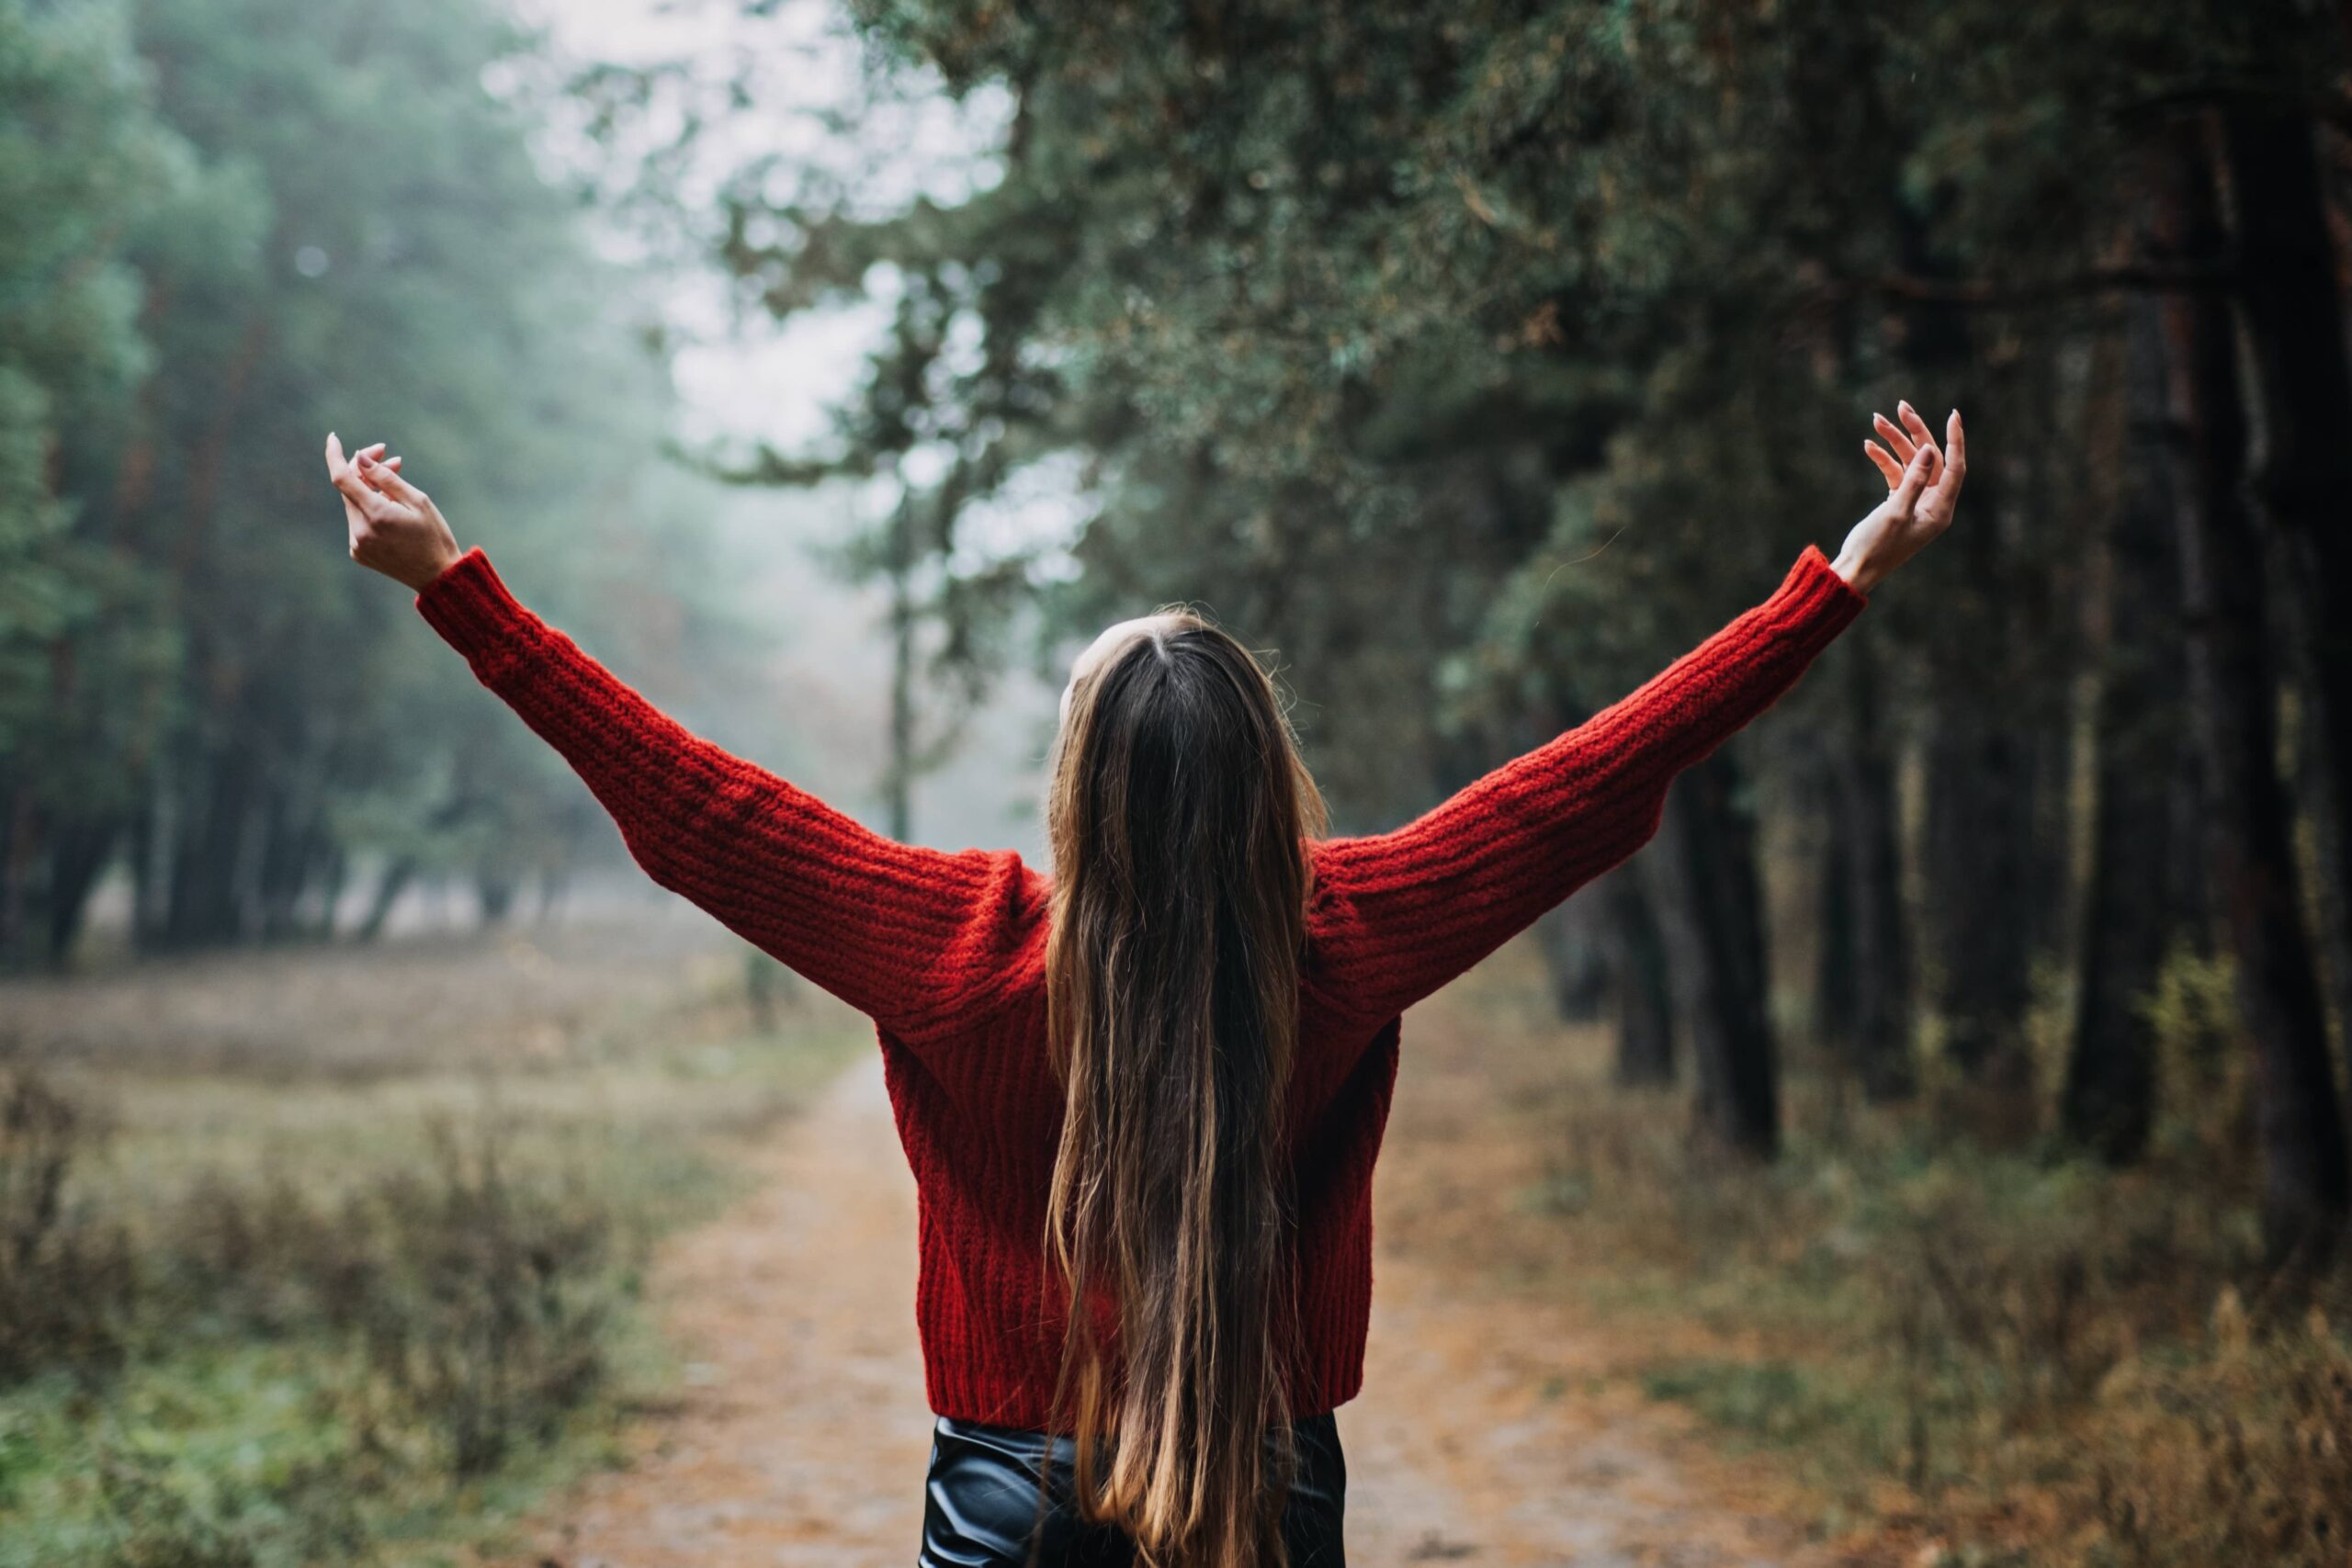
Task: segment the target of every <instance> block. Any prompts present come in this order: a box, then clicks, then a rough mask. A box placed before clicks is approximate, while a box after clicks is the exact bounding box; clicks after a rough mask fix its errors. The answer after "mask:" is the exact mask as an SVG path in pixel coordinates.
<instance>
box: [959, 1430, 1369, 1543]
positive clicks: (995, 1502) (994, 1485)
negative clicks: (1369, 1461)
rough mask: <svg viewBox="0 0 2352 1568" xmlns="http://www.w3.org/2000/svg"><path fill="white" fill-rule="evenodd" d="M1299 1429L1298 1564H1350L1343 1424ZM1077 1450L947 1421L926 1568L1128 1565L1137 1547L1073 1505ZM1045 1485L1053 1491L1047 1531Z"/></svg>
mask: <svg viewBox="0 0 2352 1568" xmlns="http://www.w3.org/2000/svg"><path fill="white" fill-rule="evenodd" d="M1292 1430H1293V1432H1294V1433H1295V1437H1296V1442H1297V1451H1298V1472H1297V1475H1296V1477H1295V1480H1294V1481H1293V1483H1292V1485H1291V1490H1290V1502H1289V1504H1288V1506H1286V1507H1285V1508H1284V1509H1283V1544H1284V1545H1285V1546H1286V1547H1287V1548H1288V1550H1289V1556H1290V1565H1289V1568H1346V1563H1347V1554H1346V1552H1345V1551H1344V1550H1343V1549H1342V1548H1341V1546H1340V1516H1341V1514H1342V1512H1343V1510H1344V1508H1345V1506H1346V1502H1347V1494H1348V1465H1347V1461H1346V1459H1345V1457H1344V1456H1342V1455H1341V1454H1340V1428H1339V1423H1338V1422H1336V1421H1335V1420H1333V1419H1332V1418H1331V1417H1330V1416H1309V1417H1307V1418H1306V1420H1304V1421H1301V1422H1298V1423H1296V1424H1295V1426H1294V1427H1293V1428H1292ZM1076 1449H1077V1445H1076V1444H1075V1443H1073V1442H1072V1441H1071V1440H1070V1439H1069V1438H1056V1437H1048V1436H1046V1434H1044V1433H1041V1432H1024V1431H1018V1430H1015V1429H1014V1428H1012V1427H984V1426H981V1425H979V1424H978V1423H977V1422H972V1421H957V1420H953V1419H951V1418H949V1417H947V1416H941V1417H939V1424H938V1426H937V1427H936V1428H935V1429H934V1430H933V1434H932V1440H931V1474H930V1478H929V1480H928V1481H927V1483H925V1486H924V1495H923V1509H922V1557H921V1558H920V1559H919V1560H918V1561H919V1563H920V1568H1026V1565H1027V1564H1029V1563H1031V1562H1035V1563H1036V1564H1037V1565H1038V1568H1129V1565H1130V1564H1132V1563H1133V1562H1135V1544H1134V1543H1133V1542H1132V1541H1131V1540H1128V1539H1127V1537H1126V1536H1125V1534H1123V1533H1121V1532H1120V1531H1118V1530H1116V1529H1112V1528H1111V1527H1110V1526H1108V1525H1101V1524H1089V1523H1087V1522H1085V1521H1084V1520H1081V1519H1080V1518H1079V1517H1078V1516H1077V1513H1076V1511H1075V1510H1074V1509H1073V1508H1071V1507H1070V1506H1069V1489H1070V1464H1071V1460H1072V1457H1073V1455H1074V1454H1075V1452H1076ZM1049 1470H1050V1472H1051V1478H1050V1480H1047V1479H1046V1477H1047V1473H1048V1471H1049ZM1041 1483H1042V1484H1046V1485H1047V1486H1049V1488H1050V1495H1049V1499H1048V1502H1047V1506H1046V1510H1045V1519H1044V1524H1043V1527H1042V1529H1043V1534H1042V1535H1038V1534H1037V1533H1036V1532H1037V1531H1038V1530H1039V1529H1040V1526H1039V1522H1038V1510H1037V1488H1038V1486H1039V1485H1040V1484H1041ZM1033 1545H1034V1546H1035V1548H1036V1549H1037V1551H1036V1555H1035V1557H1032V1556H1031V1555H1030V1552H1031V1549H1032V1546H1033Z"/></svg>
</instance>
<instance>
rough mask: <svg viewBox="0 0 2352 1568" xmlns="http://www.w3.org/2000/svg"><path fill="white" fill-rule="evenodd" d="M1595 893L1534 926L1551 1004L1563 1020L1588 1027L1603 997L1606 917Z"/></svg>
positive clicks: (1607, 978)
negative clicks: (1550, 988)
mask: <svg viewBox="0 0 2352 1568" xmlns="http://www.w3.org/2000/svg"><path fill="white" fill-rule="evenodd" d="M1604 903H1605V900H1604V898H1603V897H1602V896H1601V894H1600V890H1599V889H1597V888H1596V889H1593V890H1591V891H1589V892H1587V893H1586V894H1584V895H1583V896H1581V897H1575V898H1571V899H1569V900H1568V901H1567V902H1566V903H1565V904H1562V905H1560V906H1559V907H1558V908H1555V909H1554V910H1552V911H1551V912H1550V913H1549V914H1547V915H1545V916H1544V918H1543V919H1540V920H1538V921H1536V922H1535V937H1536V942H1537V943H1538V946H1539V948H1540V950H1541V951H1542V953H1543V954H1544V975H1545V976H1546V977H1547V978H1549V979H1550V981H1551V983H1552V1006H1553V1008H1554V1010H1556V1011H1557V1012H1558V1013H1559V1015H1560V1018H1561V1020H1562V1021H1565V1022H1571V1023H1589V1022H1591V1021H1593V1020H1595V1019H1597V1018H1599V1017H1600V1010H1601V1007H1602V1004H1603V1003H1605V1002H1606V1001H1607V1000H1608V999H1609V995H1610V990H1611V972H1610V964H1609V957H1608V953H1607V951H1606V950H1607V943H1608V932H1607V931H1606V929H1605V928H1606V925H1607V922H1608V913H1607V910H1606V909H1605V908H1604V907H1603V906H1604Z"/></svg>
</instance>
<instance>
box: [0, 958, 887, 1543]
mask: <svg viewBox="0 0 2352 1568" xmlns="http://www.w3.org/2000/svg"><path fill="white" fill-rule="evenodd" d="M662 945H666V948H667V951H666V953H660V947H659V946H657V953H659V954H660V955H659V956H655V957H649V956H648V955H647V954H646V953H643V952H642V951H639V950H632V951H633V952H634V953H635V955H634V956H633V957H632V958H630V959H629V960H628V961H627V962H621V961H618V960H616V950H615V946H614V943H613V941H612V940H611V938H610V937H609V936H607V935H604V934H600V933H588V934H586V935H584V936H582V935H579V934H576V933H562V932H550V933H543V940H541V941H535V940H534V939H533V937H531V936H528V935H526V936H522V937H510V938H506V939H502V940H501V941H499V942H494V943H487V944H484V945H483V946H482V947H481V949H479V950H477V951H475V952H472V953H465V952H462V951H451V950H449V949H448V948H447V945H446V944H437V945H435V946H433V947H432V948H430V949H429V950H428V956H429V963H425V964H420V954H419V953H416V952H413V951H407V950H400V949H394V950H390V952H389V953H387V954H386V955H384V957H383V959H382V962H381V963H380V964H375V965H371V964H369V963H368V962H366V961H365V960H364V959H361V958H356V957H355V955H353V954H351V953H340V952H338V953H320V954H317V955H315V957H316V960H317V962H318V963H320V964H322V965H323V966H324V967H325V968H327V969H328V970H330V971H331V972H332V973H333V975H334V983H333V984H323V985H322V984H315V983H305V984H301V985H295V986H287V985H283V984H281V983H280V982H282V981H283V980H284V979H285V977H286V976H287V975H288V973H289V970H290V969H294V968H299V967H300V964H299V962H298V957H292V956H288V955H284V954H273V955H266V956H264V957H262V958H259V959H254V960H242V959H220V960H209V961H205V962H203V963H200V964H185V965H176V966H173V968H172V969H171V970H170V971H168V972H167V974H168V976H175V978H176V981H177V982H178V983H180V984H183V985H185V986H187V987H189V988H190V993H191V995H194V996H197V997H199V998H204V1006H203V1007H200V1008H198V1009H197V1013H198V1016H199V1018H201V1017H216V1018H217V1017H220V1016H225V1015H226V1012H228V1011H233V1010H235V1009H236V1008H243V1009H244V1010H246V1015H247V1028H248V1031H249V1033H250V1035H251V1038H252V1040H254V1041H256V1042H267V1044H266V1049H265V1048H263V1047H262V1046H260V1045H255V1046H254V1048H252V1049H249V1050H243V1051H235V1052H227V1053H219V1052H200V1053H198V1060H195V1061H187V1060H183V1059H181V1058H179V1057H177V1056H175V1054H174V1052H173V1050H172V1048H171V1041H170V1038H169V1035H170V1032H171V1031H172V1029H173V1028H175V1026H176V1021H177V1017H178V1015H177V1012H176V1010H175V1009H173V1008H171V1007H169V1006H168V1005H166V1006H162V1007H155V1006H152V1005H151V1003H152V1002H153V998H154V997H155V996H157V995H158V994H161V995H163V996H164V997H165V998H168V997H169V995H170V994H171V993H170V987H169V986H168V985H165V984H164V982H163V981H161V980H159V978H158V974H157V973H156V972H150V971H132V972H130V973H127V974H124V975H120V976H112V977H107V978H102V979H99V980H96V981H90V982H85V983H84V984H83V987H82V989H81V990H80V991H79V992H78V993H75V992H73V991H71V990H70V989H58V988H52V990H51V992H50V993H48V994H46V995H45V996H44V998H43V1004H42V1007H43V1010H42V1012H41V1015H40V1021H41V1026H42V1030H43V1032H42V1033H40V1034H39V1035H37V1041H38V1043H37V1045H36V1046H35V1047H33V1048H30V1049H28V1048H24V1047H19V1048H18V1049H17V1051H16V1052H15V1053H13V1055H12V1056H11V1057H10V1059H8V1060H7V1061H6V1062H0V1565H5V1568H18V1565H20V1564H21V1565H24V1568H30V1565H31V1564H35V1563H40V1564H48V1563H52V1562H88V1563H92V1564H95V1565H101V1568H277V1565H279V1564H293V1563H299V1562H314V1561H322V1560H323V1561H336V1562H375V1561H390V1556H388V1555H387V1554H388V1553H392V1554H395V1555H400V1556H402V1557H405V1556H407V1555H409V1554H411V1553H412V1552H413V1551H414V1550H416V1549H417V1548H418V1544H419V1543H421V1542H428V1541H431V1540H441V1539H447V1538H450V1537H451V1536H452V1535H453V1533H454V1535H458V1536H463V1535H467V1534H471V1533H474V1532H476V1531H477V1530H478V1529H481V1528H482V1526H483V1524H484V1521H485V1520H493V1521H494V1519H495V1517H499V1516H501V1515H504V1514H510V1513H512V1512H513V1511H514V1509H515V1508H516V1507H518V1506H521V1505H522V1504H523V1503H524V1502H525V1501H526V1500H527V1497H528V1495H529V1494H530V1492H531V1489H532V1488H533V1487H534V1486H536V1485H539V1484H544V1483H547V1482H548V1481H550V1480H553V1479H560V1476H561V1475H562V1474H563V1473H566V1472H568V1471H569V1470H571V1469H576V1468H577V1466H578V1465H579V1464H581V1463H583V1462H587V1461H591V1460H593V1458H594V1455H595V1454H596V1453H597V1452H600V1451H602V1450H603V1448H604V1447H605V1445H607V1444H608V1443H609V1442H610V1440H611V1434H612V1432H613V1431H614V1430H615V1428H616V1422H617V1420H618V1418H619V1417H620V1416H623V1415H625V1414H626V1412H627V1410H628V1407H629V1405H630V1404H631V1403H632V1401H634V1400H637V1399H639V1398H642V1397H646V1396H647V1395H648V1394H649V1393H652V1392H654V1391H657V1390H658V1388H659V1387H660V1386H661V1381H662V1378H663V1377H665V1376H666V1369H665V1368H664V1367H663V1365H662V1360H661V1358H660V1354H659V1349H658V1347H656V1346H654V1345H653V1344H652V1343H651V1342H650V1339H649V1337H648V1336H647V1334H646V1332H645V1330H644V1327H643V1325H642V1323H641V1321H640V1318H639V1313H638V1310H637V1297H638V1294H639V1280H640V1278H641V1275H642V1272H643V1269H644V1265H645V1261H646V1258H647V1254H648V1249H649V1247H650V1244H651V1243H652V1241H653V1240H654V1239H655V1238H656V1237H657V1236H658V1235H662V1233H664V1232H666V1231H667V1230H669V1229H671V1228H673V1227H674V1226H676V1225H677V1224H681V1223H683V1222H684V1221H686V1220H688V1219H691V1218H694V1217H695V1216H698V1215H700V1214H702V1213H707V1212H708V1211H709V1210H710V1209H711V1208H712V1207H713V1206H714V1204H715V1203H716V1202H717V1201H718V1200H719V1199H720V1198H721V1197H723V1196H724V1195H725V1194H726V1193H728V1192H729V1190H731V1185H730V1183H731V1181H732V1177H731V1176H730V1171H731V1169H732V1168H733V1166H734V1164H735V1158H734V1156H735V1155H736V1154H737V1153H738V1152H739V1151H740V1150H741V1148H742V1146H743V1145H744V1140H746V1139H747V1138H750V1137H753V1136H759V1135H765V1134H768V1133H769V1132H770V1130H772V1129H773V1128H774V1127H775V1123H776V1122H777V1121H778V1119H779V1118H780V1117H781V1116H783V1115H784V1114H785V1113H786V1112H787V1111H789V1110H790V1109H791V1107H792V1106H793V1105H794V1104H795V1103H796V1102H797V1100H798V1099H799V1098H800V1097H801V1096H803V1095H804V1094H805V1093H806V1092H807V1091H808V1090H809V1089H811V1088H813V1087H814V1086H815V1085H816V1084H817V1083H819V1082H821V1081H822V1080H823V1079H824V1078H825V1077H828V1076H829V1075H830V1074H831V1071H832V1070H833V1069H834V1067H835V1066H838V1064H839V1063H840V1061H841V1060H842V1057H843V1055H845V1054H846V1053H847V1052H849V1051H851V1050H854V1049H857V1048H859V1047H860V1046H861V1045H862V1044H863V1043H864V1042H865V1040H866V1039H867V1038H868V1034H867V1032H866V1030H865V1028H864V1027H863V1026H862V1025H861V1024H860V1023H859V1021H857V1020H855V1019H854V1017H852V1016H850V1015H848V1014H847V1013H846V1012H844V1011H842V1010H839V1009H837V1008H835V1007H834V1006H833V1005H832V1004H831V1003H830V1002H828V1001H826V1000H825V999H824V998H821V997H818V996H816V995H815V994H814V993H812V992H808V991H805V990H802V991H798V992H795V993H791V994H788V995H787V996H786V998H785V1000H784V1001H783V1002H782V1003H780V1004H779V1003H776V1002H775V1000H774V999H773V998H770V999H769V1000H768V1001H767V1002H766V1003H765V1005H766V1006H768V1007H769V1008H771V1009H772V1010H773V1012H774V1017H773V1022H774V1024H775V1030H774V1031H773V1032H767V1031H760V1030H756V1029H755V1028H754V1026H753V1023H752V1018H751V1013H750V1010H751V1009H752V1007H753V1006H756V1005H761V1004H759V1003H758V1002H757V1001H755V1000H754V999H753V998H747V996H746V994H745V988H744V986H743V976H744V969H743V963H742V960H741V956H740V955H739V953H737V952H736V951H734V950H731V949H729V948H728V947H726V946H724V945H718V944H713V943H712V942H710V940H709V938H708V937H707V936H706V937H704V938H703V939H702V945H701V948H700V950H699V952H697V951H695V949H694V948H693V947H692V946H691V945H688V944H684V943H682V942H678V941H676V940H674V939H673V940H671V941H669V942H667V943H666V944H662ZM426 970H429V972H430V974H431V976H432V979H431V990H432V994H433V996H434V997H435V998H436V999H435V1001H434V1002H433V1003H432V1005H431V1006H430V1007H428V1008H426V1009H424V1010H423V1012H421V1013H420V1014H418V1015H417V1016H419V1017H420V1018H437V1019H441V1020H443V1021H444V1025H445V1026H444V1027H441V1028H440V1029H439V1030H438V1032H433V1033H430V1034H427V1035H424V1036H422V1037H421V1038H420V1039H419V1040H418V1041H417V1042H416V1043H414V1044H413V1046H412V1047H411V1048H409V1049H407V1050H405V1051H403V1050H400V1049H396V1048H395V1047H394V1044H393V1043H392V1042H391V1041H390V1036H389V1035H386V1034H384V1033H383V1032H382V1031H381V1028H380V1021H381V1020H382V1019H383V1018H386V1017H390V1018H395V1019H397V1018H399V1017H401V1016H402V1009H403V1008H404V1007H405V1006H406V1005H407V1004H408V1002H409V1001H410V1000H411V999H413V998H415V997H416V996H417V994H418V985H419V976H420V973H422V972H424V971H426ZM518 974H519V975H521V976H524V978H523V979H522V980H521V981H520V982H519V984H520V985H521V986H522V988H523V990H524V991H525V993H526V995H527V996H531V997H538V998H548V997H559V996H566V995H568V988H567V986H566V983H565V980H566V976H567V975H572V976H577V977H579V979H580V981H581V986H580V991H581V994H582V996H583V997H585V998H590V999H591V1000H592V1001H593V1003H594V1005H593V1006H583V1007H579V1008H578V1009H576V1010H558V1011H555V1012H552V1013H548V1014H543V1015H540V1016H538V1017H537V1018H536V1019H534V1018H533V1017H531V1016H529V1015H528V1013H527V1010H524V1011H517V1010H515V1006H514V1000H515V998H514V996H513V992H512V987H515V986H516V985H517V984H518V981H517V979H516V976H518ZM616 976H634V981H633V983H632V984H623V983H621V981H620V980H618V979H616ZM159 986H161V987H162V990H161V992H160V993H159V992H158V987H159ZM469 990H470V991H472V992H473V993H475V994H477V995H478V996H479V997H480V998H481V1000H482V1003H483V1005H482V1006H481V1008H480V1009H479V1010H477V1011H469V1010H467V1009H465V1008H464V1007H462V1006H460V1005H458V1002H459V999H460V998H462V997H463V995H464V994H466V993H467V992H468V991H469ZM76 995H78V996H79V998H80V1003H81V1005H80V1008H79V1010H77V1008H76V1007H75V1006H74V997H75V996H76ZM126 995H130V997H132V998H134V999H132V1000H130V1001H126V1000H125V997H126ZM208 1010H209V1011H208ZM140 1016H145V1017H147V1018H148V1019H149V1020H150V1023H149V1025H148V1028H149V1029H150V1031H151V1033H148V1034H138V1035H133V1036H118V1035H116V1034H115V1033H114V1032H115V1031H118V1030H119V1029H120V1028H122V1027H123V1021H124V1020H127V1019H135V1018H137V1017H140ZM94 1021H97V1022H94ZM304 1029H308V1030H310V1031H311V1032H314V1033H315V1035H316V1036H317V1037H318V1038H319V1039H321V1040H322V1041H324V1042H327V1044H326V1045H324V1046H323V1047H322V1051H321V1053H320V1055H319V1057H318V1059H316V1060H303V1059H300V1058H299V1056H298V1055H292V1054H291V1053H292V1046H291V1044H290V1042H292V1041H294V1040H296V1039H297V1038H298V1037H299V1036H300V1032H302V1031H303V1030H304ZM469 1030H470V1031H471V1032H470V1033H469V1032H468V1031H469ZM366 1031H376V1034H375V1035H373V1036H371V1038H372V1039H373V1041H374V1043H371V1044H369V1045H368V1048H367V1049H366V1050H364V1051H361V1052H357V1053H356V1054H355V1053H354V1052H353V1051H352V1050H351V1049H349V1043H350V1041H351V1040H352V1039H353V1038H354V1036H355V1033H356V1032H366ZM107 1040H111V1041H112V1043H111V1044H110V1045H101V1044H100V1043H99V1042H101V1041H107Z"/></svg>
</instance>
